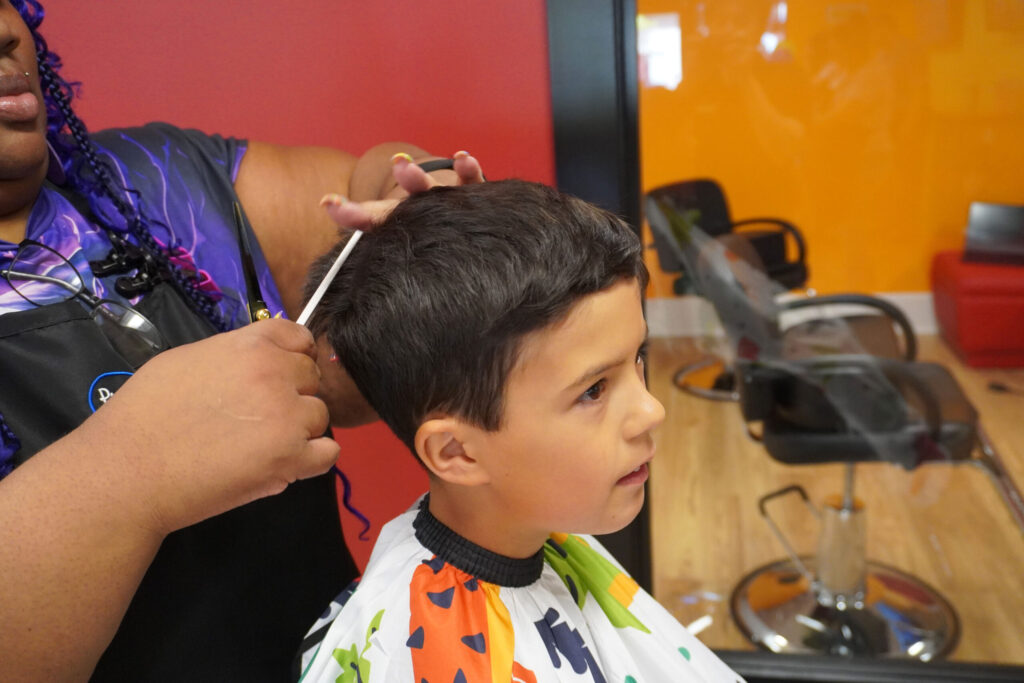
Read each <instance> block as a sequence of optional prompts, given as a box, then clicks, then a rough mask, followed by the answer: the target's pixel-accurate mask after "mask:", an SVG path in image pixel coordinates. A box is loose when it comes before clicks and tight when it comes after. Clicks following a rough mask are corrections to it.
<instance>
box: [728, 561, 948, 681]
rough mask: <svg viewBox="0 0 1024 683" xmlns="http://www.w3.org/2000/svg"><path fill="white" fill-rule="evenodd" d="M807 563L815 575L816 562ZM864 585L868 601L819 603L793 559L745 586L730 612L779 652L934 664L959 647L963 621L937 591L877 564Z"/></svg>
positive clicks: (751, 577)
mask: <svg viewBox="0 0 1024 683" xmlns="http://www.w3.org/2000/svg"><path fill="white" fill-rule="evenodd" d="M803 562H804V564H805V565H806V566H807V568H808V569H809V570H810V571H812V572H813V571H814V570H815V560H814V558H805V559H803ZM865 585H866V587H867V589H866V591H865V596H864V597H863V599H862V600H860V601H858V602H857V603H856V604H854V603H848V604H846V605H844V607H845V609H839V608H838V607H836V606H834V605H828V604H825V603H824V602H823V601H822V600H820V599H819V591H818V590H817V589H816V587H815V586H814V585H813V584H812V582H811V581H808V580H807V578H805V576H804V575H803V574H801V572H800V571H799V570H798V569H797V568H796V567H795V566H794V565H793V563H792V562H791V561H790V560H788V559H787V560H779V561H777V562H773V563H770V564H767V565H765V566H763V567H760V568H758V569H756V570H754V571H753V572H751V573H750V574H748V575H747V576H746V577H744V578H743V580H742V581H740V583H739V585H737V586H736V589H735V590H734V591H733V594H732V599H731V608H732V615H733V619H734V620H735V621H736V624H737V625H738V626H739V628H740V630H741V631H743V633H744V635H746V636H747V638H749V639H750V641H751V642H753V643H755V644H757V645H759V646H761V647H763V648H766V649H768V650H771V651H773V652H784V653H798V654H819V655H821V654H824V655H837V656H846V657H849V656H869V657H881V658H902V659H916V660H920V661H929V660H932V659H937V658H941V657H944V656H946V655H947V654H949V653H950V652H951V651H952V650H953V648H954V647H955V646H956V644H957V641H958V640H959V638H960V621H959V619H958V618H957V615H956V612H955V611H954V610H953V607H952V606H951V605H950V604H949V602H948V601H946V599H945V598H943V597H942V595H940V594H939V593H938V592H937V591H935V590H934V589H933V588H931V587H930V586H928V585H927V584H925V583H923V582H922V581H921V580H919V579H917V578H915V577H913V576H911V575H910V574H906V573H904V572H901V571H899V570H898V569H894V568H892V567H887V566H885V565H882V564H879V563H877V562H871V561H868V562H867V580H866V582H865ZM840 604H841V603H840Z"/></svg>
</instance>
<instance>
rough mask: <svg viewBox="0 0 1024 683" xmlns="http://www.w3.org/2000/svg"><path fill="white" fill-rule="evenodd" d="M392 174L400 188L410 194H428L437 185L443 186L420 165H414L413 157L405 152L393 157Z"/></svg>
mask: <svg viewBox="0 0 1024 683" xmlns="http://www.w3.org/2000/svg"><path fill="white" fill-rule="evenodd" d="M391 174H392V175H393V176H394V177H395V180H396V181H397V182H398V186H399V187H400V188H402V189H403V190H405V191H406V192H408V193H409V194H417V193H418V192H426V191H427V190H429V189H430V188H432V187H434V186H435V185H440V184H442V183H440V182H438V181H437V180H435V179H434V178H432V177H431V176H430V174H429V173H427V172H426V171H424V170H423V169H422V168H420V167H419V165H418V164H415V163H413V160H412V157H411V156H409V155H408V154H406V153H405V152H399V153H398V154H396V155H395V156H393V157H391Z"/></svg>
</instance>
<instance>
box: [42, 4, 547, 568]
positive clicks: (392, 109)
mask: <svg viewBox="0 0 1024 683" xmlns="http://www.w3.org/2000/svg"><path fill="white" fill-rule="evenodd" d="M45 5H46V9H47V17H46V19H45V21H44V23H43V25H42V32H43V35H44V36H46V38H47V40H48V41H49V44H50V47H51V48H52V49H54V50H56V51H57V52H58V53H59V54H60V55H61V56H62V57H63V59H64V64H65V68H64V72H63V73H64V75H65V77H67V78H69V79H72V80H78V81H81V82H82V84H83V85H82V89H81V97H80V100H79V102H78V104H77V105H76V109H77V111H78V112H79V114H80V115H81V116H82V118H83V119H84V120H85V122H86V124H87V125H88V126H89V127H90V128H92V129H99V128H103V127H109V126H120V125H132V124H138V123H143V122H146V121H152V120H163V121H169V122H171V123H174V124H177V125H180V126H187V127H196V128H200V129H203V130H206V131H208V132H217V133H222V134H227V135H234V136H238V137H247V138H252V139H260V140H265V141H268V142H278V143H286V144H317V145H331V146H336V147H340V148H342V149H346V150H348V151H350V152H353V153H356V154H358V153H361V152H362V151H364V150H365V149H367V148H368V147H370V146H371V145H373V144H376V143H378V142H383V141H386V140H406V141H409V142H414V143H416V144H419V145H421V146H423V147H425V148H426V149H428V150H430V151H433V152H435V153H438V154H451V153H453V152H455V151H456V150H459V149H466V150H469V151H470V152H471V153H473V154H474V155H475V156H477V157H478V158H480V159H481V160H482V161H483V163H484V169H485V171H486V173H487V174H488V176H489V177H492V178H499V177H508V176H515V177H520V178H526V179H529V180H537V181H540V182H547V183H553V182H554V177H555V172H554V153H553V142H552V129H551V102H550V96H549V92H548V62H547V59H548V55H547V27H546V19H545V3H544V2H542V1H541V0H491V1H490V2H470V1H469V0H462V1H455V0H449V1H447V2H433V3H424V2H420V1H415V0H391V1H390V2H386V3H384V2H351V1H350V2H337V0H334V1H333V2H332V1H330V0H308V1H307V2H303V3H281V2H279V1H278V2H270V1H269V0H250V1H247V2H242V1H240V0H223V1H221V2H209V0H179V1H178V2H174V3H168V2H157V1H155V0H106V1H105V2H82V1H81V0H75V1H72V0H48V1H46V2H45ZM338 437H339V440H340V441H341V442H342V446H343V449H342V451H343V452H342V457H341V460H340V464H341V466H342V468H343V469H344V470H345V471H346V472H348V473H349V474H350V476H351V477H352V479H353V483H354V492H353V497H352V502H353V503H354V505H355V506H356V507H358V508H360V509H361V510H363V511H364V512H366V513H367V514H368V515H369V516H370V517H371V519H372V520H373V522H374V525H373V528H372V529H371V531H370V538H371V540H372V538H374V537H375V536H376V533H377V532H378V531H379V524H380V523H381V522H382V521H386V519H387V518H389V517H391V516H393V515H394V514H397V513H398V512H400V511H401V510H402V509H404V508H405V507H406V506H407V505H408V504H409V503H410V502H411V501H412V500H413V498H414V497H415V496H416V495H417V494H418V493H419V492H421V491H423V490H424V489H425V488H426V477H425V476H424V475H423V473H422V471H421V470H420V468H419V466H418V465H416V464H415V463H414V462H413V460H412V456H411V455H410V454H409V453H408V452H407V451H406V450H405V449H404V447H402V446H401V445H400V444H399V443H398V441H397V440H396V439H394V437H392V436H391V434H390V432H388V431H387V429H386V428H384V427H383V426H382V425H380V424H378V425H373V426H371V427H368V428H363V429H359V430H351V431H345V432H339V433H338ZM343 523H344V525H345V531H346V537H348V538H349V541H350V546H351V547H352V550H353V554H354V555H355V556H356V559H357V561H359V562H360V563H362V562H365V559H366V557H367V554H368V552H369V548H370V545H371V543H370V542H366V541H358V540H355V538H354V536H355V532H356V531H358V529H359V526H360V525H359V524H358V523H357V522H356V521H355V520H354V519H353V518H352V517H350V516H348V515H347V514H345V515H343Z"/></svg>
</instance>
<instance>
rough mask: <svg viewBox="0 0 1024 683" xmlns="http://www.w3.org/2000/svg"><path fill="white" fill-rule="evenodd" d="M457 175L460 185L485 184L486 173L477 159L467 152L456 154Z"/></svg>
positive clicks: (462, 151) (461, 151)
mask: <svg viewBox="0 0 1024 683" xmlns="http://www.w3.org/2000/svg"><path fill="white" fill-rule="evenodd" d="M453 158H454V159H455V173H456V175H458V176H459V185H472V184H474V183H482V182H484V171H483V168H482V167H481V166H480V162H479V161H478V160H477V158H476V157H474V156H473V155H471V154H470V153H469V152H467V151H465V150H460V151H458V152H456V153H455V156H454V157H453Z"/></svg>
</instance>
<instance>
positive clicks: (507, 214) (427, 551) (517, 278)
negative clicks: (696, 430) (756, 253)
mask: <svg viewBox="0 0 1024 683" xmlns="http://www.w3.org/2000/svg"><path fill="white" fill-rule="evenodd" d="M342 246H343V245H341V244H339V245H338V246H337V247H336V248H335V250H334V251H333V252H332V253H330V254H327V255H326V256H325V257H323V258H322V259H321V260H320V261H319V262H318V263H317V264H316V265H315V266H314V269H313V272H312V274H311V283H312V284H313V286H315V285H316V284H317V283H318V282H319V281H320V280H321V278H322V277H323V274H324V272H325V271H326V270H327V268H328V267H329V266H330V264H331V263H333V261H334V258H335V256H336V255H337V253H338V251H339V250H340V249H341V248H342ZM646 280H647V271H646V269H645V267H644V265H643V261H642V253H641V245H640V242H639V240H638V239H637V237H636V235H635V234H634V233H633V232H632V231H631V230H630V229H629V228H628V227H627V226H626V225H625V224H624V223H622V222H621V221H620V220H619V219H617V218H615V217H614V216H612V215H611V214H609V213H607V212H605V211H603V210H600V209H598V208H596V207H594V206H591V205H589V204H587V203H586V202H583V201H581V200H579V199H576V198H573V197H569V196H566V195H562V194H559V193H557V192H556V191H554V190H552V189H550V188H547V187H545V186H543V185H538V184H532V183H526V182H522V181H502V182H493V183H484V184H480V185H470V186H464V187H459V188H437V189H434V190H431V191H429V192H427V193H424V194H420V195H416V196H414V197H412V198H410V199H408V200H406V201H404V202H403V203H401V204H400V205H399V206H398V208H397V209H395V211H394V212H393V213H392V214H391V215H390V216H389V217H388V218H387V220H386V221H385V222H384V224H382V225H380V226H379V227H377V228H376V229H374V230H373V231H372V232H369V233H367V234H366V235H364V236H363V237H362V241H361V242H360V243H359V244H358V245H357V246H356V247H355V249H354V250H353V252H352V254H351V256H350V257H349V260H348V261H347V262H346V264H345V266H344V267H343V268H342V270H341V272H340V273H339V275H338V277H337V279H336V280H335V281H334V283H333V285H332V286H331V288H330V289H329V290H328V292H327V294H326V296H325V297H324V299H323V301H322V302H321V304H320V305H319V307H318V309H317V311H316V313H315V314H314V315H313V317H312V319H311V321H310V327H311V329H312V330H313V333H314V335H315V336H316V337H317V338H320V337H321V336H324V335H326V338H327V340H328V341H329V343H330V345H331V347H332V348H333V349H334V350H335V352H336V353H337V355H338V359H339V360H340V361H341V363H342V364H343V365H344V367H345V368H346V369H347V370H348V372H349V374H350V375H351V377H352V379H353V381H354V382H355V384H356V386H357V387H358V388H359V389H360V391H361V392H362V393H363V396H364V397H365V398H366V399H367V401H368V402H369V403H370V405H371V406H372V407H373V408H374V409H375V410H376V411H377V413H378V414H379V415H380V417H381V418H382V419H383V420H384V421H385V422H386V423H387V424H388V425H389V426H390V427H391V429H392V430H393V431H394V432H395V434H396V435H398V437H399V438H400V439H401V440H402V441H404V442H405V444H406V445H407V446H409V448H410V449H411V450H412V451H413V452H414V453H415V454H416V455H417V456H418V457H419V459H420V461H421V462H422V464H423V465H424V466H425V467H426V469H427V470H428V472H429V478H430V492H429V493H428V494H427V495H426V496H425V497H424V498H422V499H421V500H420V501H419V502H418V503H417V504H416V505H414V506H413V508H412V509H410V510H409V511H408V512H406V513H405V514H403V515H401V516H399V517H398V518H396V519H394V520H392V521H391V522H390V523H388V524H387V525H386V526H385V527H384V529H383V530H382V532H381V535H380V538H379V539H378V541H377V544H376V546H375V547H374V550H373V554H372V557H371V558H370V561H369V564H368V566H367V568H366V573H365V575H364V576H363V578H362V580H361V581H360V582H359V583H358V584H357V585H355V586H354V587H351V588H350V589H349V590H348V591H346V592H345V593H344V594H343V595H342V596H339V598H338V599H336V600H335V602H334V603H333V604H332V605H331V607H330V609H329V610H328V611H327V613H326V614H325V615H324V616H323V617H322V618H321V619H320V620H319V621H318V622H317V623H316V624H315V625H314V626H313V629H312V630H311V632H310V634H309V636H308V637H307V641H306V644H305V645H304V648H305V650H304V652H303V653H302V656H301V663H300V666H301V669H302V680H303V681H336V680H337V681H360V682H362V683H367V682H368V681H410V682H415V683H421V682H423V681H426V682H428V683H451V682H452V681H455V682H467V683H477V682H483V681H487V682H488V683H490V682H491V681H503V682H505V681H523V682H537V681H539V682H545V683H546V682H548V681H594V682H596V681H615V682H616V683H619V682H621V681H634V682H639V681H672V682H675V681H729V682H730V683H731V682H732V681H736V680H738V677H737V676H736V675H735V674H734V673H733V672H731V671H730V670H729V669H728V667H726V666H725V665H724V664H723V663H722V662H721V661H720V660H718V659H717V658H716V657H715V655H714V654H713V653H711V651H710V650H708V649H707V648H706V647H705V646H704V645H702V644H701V643H700V642H699V641H698V640H697V639H696V638H694V637H693V636H692V635H690V633H689V632H687V631H686V629H685V628H683V627H682V626H681V625H680V624H679V623H678V622H677V621H676V620H675V619H674V618H673V617H672V616H671V615H670V614H669V613H668V612H667V611H666V610H665V609H663V608H662V607H661V606H660V605H659V604H658V603H656V602H655V601H654V599H653V598H652V597H651V596H650V595H648V594H647V593H645V592H644V591H643V590H641V589H640V588H639V587H638V586H637V584H636V583H635V582H634V581H633V580H632V579H631V578H630V577H629V576H628V575H626V574H625V573H624V572H623V570H622V568H621V567H620V566H619V565H618V564H617V563H616V562H615V560H614V559H613V558H612V557H611V556H610V555H609V554H608V553H607V551H605V550H604V548H602V547H601V546H600V544H599V543H598V542H597V541H596V540H595V539H594V538H592V537H590V536H583V535H572V534H602V533H609V532H613V531H616V530H618V529H621V528H622V527H624V526H625V525H626V524H628V523H629V522H630V521H631V520H632V519H633V518H634V517H635V516H636V514H637V513H638V512H639V511H640V507H641V505H642V504H643V500H644V482H645V481H646V480H647V475H648V464H649V463H650V461H651V459H652V458H653V456H654V443H653V441H652V436H651V432H652V430H653V429H654V428H655V427H657V426H658V425H659V424H660V423H661V421H662V420H663V419H664V416H665V412H664V409H663V408H662V406H661V404H660V403H658V401H657V400H656V399H655V398H654V397H653V396H651V394H649V393H648V392H647V388H646V386H645V384H644V360H643V359H644V342H645V339H646V335H647V328H646V324H645V322H644V318H643V312H642V309H641V298H640V293H641V290H642V287H643V286H644V284H645V283H646ZM566 532H571V533H566Z"/></svg>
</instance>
